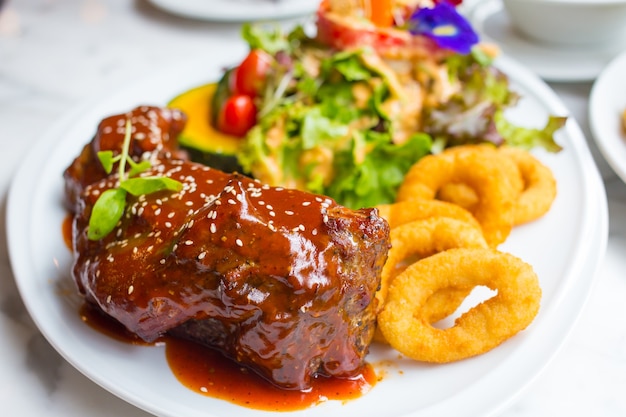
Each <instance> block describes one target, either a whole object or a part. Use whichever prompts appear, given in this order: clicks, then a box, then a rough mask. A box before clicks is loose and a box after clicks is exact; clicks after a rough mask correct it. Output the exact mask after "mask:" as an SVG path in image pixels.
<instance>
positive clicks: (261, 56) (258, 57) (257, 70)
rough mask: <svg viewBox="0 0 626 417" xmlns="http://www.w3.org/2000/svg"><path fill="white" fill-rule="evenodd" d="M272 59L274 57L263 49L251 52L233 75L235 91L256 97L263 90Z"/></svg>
mask: <svg viewBox="0 0 626 417" xmlns="http://www.w3.org/2000/svg"><path fill="white" fill-rule="evenodd" d="M272 59H273V58H272V56H271V55H270V54H268V53H267V52H265V51H263V50H262V49H253V50H251V51H250V53H249V54H248V56H246V57H245V59H244V60H243V61H242V62H241V64H239V67H238V68H237V69H236V70H235V74H233V75H234V89H233V91H234V92H236V93H239V94H247V95H249V96H252V97H255V96H256V95H257V93H258V92H259V91H260V90H261V88H263V84H264V83H265V77H266V75H267V72H268V71H269V69H270V67H271V65H272Z"/></svg>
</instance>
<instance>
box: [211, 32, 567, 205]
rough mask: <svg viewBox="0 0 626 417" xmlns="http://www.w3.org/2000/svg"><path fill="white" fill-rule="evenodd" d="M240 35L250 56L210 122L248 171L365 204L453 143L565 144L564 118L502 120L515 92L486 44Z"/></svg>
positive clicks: (232, 76) (231, 75)
mask: <svg viewBox="0 0 626 417" xmlns="http://www.w3.org/2000/svg"><path fill="white" fill-rule="evenodd" d="M242 32H243V38H244V39H245V40H246V41H247V42H248V44H249V46H250V55H248V56H247V57H246V59H245V60H244V61H242V63H241V64H240V65H239V66H237V67H234V68H232V69H231V70H229V71H226V72H225V74H224V76H223V78H222V79H221V80H220V82H219V84H218V86H217V89H216V93H215V94H214V95H213V99H212V100H213V101H212V107H213V110H214V111H213V119H212V123H213V124H214V125H215V126H217V129H219V130H221V131H223V132H226V133H229V134H232V135H234V136H238V137H240V141H241V142H240V146H239V149H238V152H237V156H236V157H237V160H238V162H239V164H240V166H241V168H242V169H243V171H244V172H245V173H248V174H250V175H252V176H253V177H255V178H258V179H259V180H261V181H263V182H266V183H268V184H271V185H277V186H284V187H290V188H298V189H303V190H308V191H310V192H313V193H318V194H324V195H327V196H330V197H332V198H333V199H335V200H337V201H338V202H339V203H340V204H343V205H346V206H348V207H352V208H360V207H369V206H374V205H377V204H384V203H391V202H393V201H394V200H395V196H396V190H397V189H398V187H399V185H400V184H401V182H402V180H403V178H404V176H405V174H406V172H407V171H408V169H409V168H410V167H411V166H412V165H413V164H414V163H415V162H416V161H418V160H419V159H420V158H421V157H423V156H425V155H427V154H429V153H437V152H440V151H441V150H442V149H444V148H446V147H450V146H456V145H461V144H473V143H483V142H489V143H493V144H494V145H495V146H500V145H503V144H507V145H511V146H518V147H523V148H525V149H532V148H535V147H542V148H544V149H546V150H548V151H551V152H557V151H559V150H560V146H559V145H558V144H557V143H556V141H555V140H554V133H555V132H556V131H557V130H558V129H559V128H561V127H562V126H563V124H564V123H565V118H563V117H556V116H551V117H549V119H548V120H547V123H546V125H545V127H543V128H541V129H536V128H525V127H521V126H516V125H514V124H513V123H511V122H510V121H509V120H508V119H507V117H506V110H507V109H509V108H511V107H513V106H515V104H516V103H517V101H518V99H519V96H518V94H517V93H515V92H514V91H512V89H511V87H510V85H509V79H508V77H507V76H506V75H505V74H504V73H502V72H501V71H499V70H498V69H497V68H496V67H495V66H494V65H493V60H494V54H492V53H490V49H489V48H487V47H483V46H481V45H475V46H473V47H472V48H471V50H470V51H469V52H468V53H465V54H461V53H457V52H455V51H451V50H444V51H443V53H441V51H438V52H437V53H429V51H428V50H426V53H424V51H421V52H420V53H413V52H415V48H412V49H410V50H409V49H402V48H399V49H397V50H394V52H393V53H390V52H389V51H385V52H384V53H381V52H380V50H377V49H376V48H375V47H372V45H369V44H365V43H364V44H363V45H360V46H358V47H350V48H345V49H338V48H336V47H332V46H329V45H328V44H326V43H324V42H320V39H319V37H311V36H309V35H307V33H306V32H305V30H304V29H303V27H296V28H295V29H293V30H291V31H289V32H283V31H282V30H280V29H279V28H277V27H266V26H252V25H244V27H243V31H242ZM357 34H358V33H357ZM235 99H237V100H239V101H237V100H235ZM246 100H247V101H246Z"/></svg>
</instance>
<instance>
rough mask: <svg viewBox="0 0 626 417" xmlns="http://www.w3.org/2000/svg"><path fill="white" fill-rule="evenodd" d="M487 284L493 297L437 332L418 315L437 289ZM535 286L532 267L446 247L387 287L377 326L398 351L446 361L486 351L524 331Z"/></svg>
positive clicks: (534, 305)
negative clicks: (452, 324)
mask: <svg viewBox="0 0 626 417" xmlns="http://www.w3.org/2000/svg"><path fill="white" fill-rule="evenodd" d="M478 285H484V286H487V287H489V288H491V289H493V290H496V291H497V294H496V295H495V296H494V297H492V298H490V299H488V300H486V301H484V302H482V303H480V304H479V305H477V306H475V307H473V308H471V309H470V310H469V311H467V312H466V313H464V314H463V315H461V316H460V317H459V318H458V319H456V321H455V324H454V326H453V327H450V328H447V329H438V328H435V327H433V326H431V324H430V323H429V322H428V320H427V319H426V318H425V317H424V313H423V308H424V305H425V303H426V302H427V300H428V299H429V297H430V296H431V295H432V294H433V293H435V292H436V291H438V290H440V289H441V288H450V287H452V288H468V287H474V286H478ZM540 300H541V288H540V286H539V281H538V278H537V275H536V274H535V272H534V271H533V269H532V267H531V266H530V265H529V264H527V263H525V262H524V261H522V260H521V259H519V258H517V257H515V256H513V255H510V254H507V253H504V252H499V251H497V250H494V249H483V248H479V249H471V248H460V249H450V250H447V251H445V252H440V253H438V254H435V255H432V256H430V257H428V258H424V259H422V260H420V261H418V262H415V263H413V264H412V265H411V266H409V267H408V268H407V269H406V270H405V271H404V272H403V273H401V274H400V275H398V276H397V277H396V278H395V279H394V280H393V282H392V283H391V285H390V288H389V294H388V296H387V299H386V302H385V306H384V308H383V310H382V311H381V312H380V313H379V315H378V326H379V329H380V331H381V332H382V334H383V336H384V337H385V339H386V340H387V341H388V342H389V343H390V345H391V346H392V347H393V348H395V349H396V350H398V351H399V352H400V353H402V354H404V355H406V356H408V357H410V358H412V359H415V360H419V361H425V362H433V363H446V362H452V361H457V360H461V359H465V358H469V357H472V356H475V355H479V354H481V353H484V352H486V351H489V350H491V349H493V348H495V347H496V346H498V345H500V344H501V343H502V342H504V341H505V340H507V339H508V338H510V337H512V336H514V335H515V334H517V333H518V332H520V331H522V330H524V329H525V328H526V327H527V326H528V325H529V324H530V323H531V322H532V321H533V319H534V318H535V316H536V315H537V312H538V311H539V305H540Z"/></svg>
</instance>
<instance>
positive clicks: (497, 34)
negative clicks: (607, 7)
mask: <svg viewBox="0 0 626 417" xmlns="http://www.w3.org/2000/svg"><path fill="white" fill-rule="evenodd" d="M467 17H468V19H469V20H470V22H471V23H472V25H473V26H474V28H475V29H476V30H477V31H478V32H479V33H480V34H481V35H482V40H484V41H491V42H494V43H496V44H497V45H499V46H500V48H501V49H502V51H503V52H504V54H506V55H508V56H510V57H512V58H515V59H517V60H518V61H519V62H521V63H522V64H524V65H525V66H527V67H528V68H530V69H531V70H533V71H534V72H535V73H537V74H538V75H539V76H540V77H541V78H543V79H544V80H546V81H561V82H573V81H591V80H594V79H595V78H596V77H597V76H598V74H600V72H601V71H602V69H603V68H604V67H605V66H606V64H607V63H608V62H609V61H610V60H611V59H613V58H614V57H615V56H616V55H617V54H619V53H620V52H621V51H622V50H623V49H624V48H626V39H618V40H616V41H615V42H614V43H613V44H611V45H607V46H603V47H588V48H573V47H572V48H568V47H564V46H556V45H550V44H547V43H543V44H542V43H539V42H536V41H532V40H530V39H528V38H526V37H524V36H523V35H522V34H520V33H518V32H517V31H516V30H515V29H514V28H513V27H512V24H511V22H510V20H509V17H508V16H507V14H506V11H505V10H504V8H503V5H502V2H501V1H500V0H479V3H477V4H476V5H475V6H474V7H472V8H470V9H469V11H468V12H467ZM581 30H582V29H581Z"/></svg>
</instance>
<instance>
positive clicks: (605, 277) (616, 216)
mask: <svg viewBox="0 0 626 417" xmlns="http://www.w3.org/2000/svg"><path fill="white" fill-rule="evenodd" d="M4 3H5V4H4V6H3V8H2V9H0V404H1V406H0V410H2V411H0V414H2V415H5V416H44V415H45V416H48V417H54V416H59V417H61V416H63V417H73V416H94V417H99V416H128V417H130V416H134V417H139V416H145V415H147V414H146V413H145V412H143V411H141V410H139V409H137V408H134V407H133V406H131V405H129V404H127V403H126V402H124V401H122V400H120V399H118V398H117V397H115V396H113V395H112V394H109V393H108V392H106V391H105V390H103V389H101V388H100V387H99V386H97V385H96V384H95V383H93V382H91V381H90V380H89V379H87V378H86V377H84V376H83V375H82V374H81V373H80V372H78V371H77V370H75V369H74V368H73V367H72V366H70V365H69V364H68V363H67V362H66V361H65V360H64V359H62V357H61V356H60V355H59V354H58V353H56V351H55V350H54V349H53V348H52V347H51V346H50V345H49V344H48V342H47V341H46V340H45V339H44V337H43V336H42V335H41V333H40V332H39V331H38V330H37V328H36V326H35V325H34V323H33V321H32V320H31V318H30V316H29V314H28V313H27V311H26V309H25V307H24V304H23V303H22V301H21V299H20V297H19V294H18V290H17V287H16V284H15V282H14V279H13V275H12V271H11V266H10V262H9V259H8V250H7V241H6V233H5V232H6V222H5V217H6V216H5V214H6V197H7V190H8V188H9V185H10V182H11V178H12V175H13V173H14V172H15V170H16V169H17V167H18V165H19V163H20V161H21V159H22V158H23V156H24V155H25V154H26V152H27V151H28V150H29V148H31V146H32V145H33V143H34V142H35V141H36V140H37V139H38V138H39V137H40V136H41V135H42V134H43V133H44V132H45V131H46V129H47V128H49V127H50V125H51V124H53V123H54V122H55V120H57V119H58V118H59V117H61V116H62V115H63V114H65V113H66V112H67V111H68V110H69V109H71V108H72V107H74V106H75V105H77V104H78V103H79V102H81V101H82V100H84V99H86V98H88V97H92V96H94V95H99V94H102V93H103V92H106V91H107V90H109V89H114V88H116V86H117V85H119V83H121V82H126V80H128V79H133V78H138V77H141V76H142V74H144V73H146V72H149V71H152V70H154V68H157V67H160V66H163V65H166V64H168V65H169V64H171V63H172V62H175V61H176V60H184V59H187V58H189V57H192V56H195V55H197V54H203V53H205V54H206V53H210V49H209V47H208V45H210V44H211V43H212V42H220V41H224V40H225V39H227V38H230V39H235V38H237V37H238V35H239V26H238V25H237V24H232V23H208V22H202V21H192V20H186V19H183V18H180V17H175V16H170V15H168V14H166V13H164V12H162V11H160V10H158V9H156V8H154V7H153V6H151V5H150V4H149V3H147V2H146V1H141V0H106V1H105V0H20V1H17V0H8V1H5V2H4ZM551 87H552V88H554V89H555V91H556V92H557V94H558V95H559V96H560V97H561V99H562V100H563V101H564V103H565V104H566V105H567V106H568V108H569V110H570V111H571V114H572V115H573V116H574V117H575V118H576V119H577V120H578V122H579V123H580V125H581V126H582V128H583V131H584V132H585V134H586V137H587V140H588V142H589V146H590V148H591V150H592V154H593V156H594V158H595V161H596V163H597V165H598V168H599V169H600V172H601V174H602V177H603V179H604V183H605V187H606V192H607V198H608V206H609V215H610V233H609V241H608V247H607V251H606V255H605V257H604V258H603V260H602V263H601V265H600V267H599V270H598V275H597V277H596V284H595V286H594V289H593V291H592V293H591V294H590V295H589V299H588V302H587V304H586V306H585V308H584V310H583V312H582V315H581V317H580V319H579V321H578V322H577V324H576V326H575V328H574V329H573V331H572V333H571V335H570V336H569V337H568V339H567V340H566V341H565V343H564V345H563V347H562V349H561V350H560V351H559V352H558V354H557V355H556V357H555V358H554V360H553V361H551V362H550V363H549V365H548V366H547V367H546V369H545V370H544V371H543V372H542V373H541V374H540V375H539V376H538V377H537V378H536V379H535V380H534V381H533V382H532V384H530V386H529V387H528V388H527V389H525V390H524V391H523V392H522V393H521V394H520V395H519V396H518V397H517V398H516V399H515V401H514V402H513V403H512V404H511V405H509V406H508V407H507V408H506V409H505V410H503V411H502V412H501V413H500V414H499V416H500V417H531V416H532V417H543V416H545V417H553V416H559V415H560V416H564V415H567V416H569V417H577V416H581V417H582V416H584V417H587V416H589V415H594V416H603V417H623V416H625V415H626V396H624V392H626V273H625V272H624V271H626V256H624V253H626V185H624V183H622V182H621V181H620V180H619V179H618V178H617V177H616V175H615V174H614V173H613V172H612V171H611V170H610V168H609V167H608V165H607V164H606V163H605V162H604V161H603V159H602V157H601V156H600V154H599V153H598V151H597V149H596V147H595V146H594V143H593V141H592V140H591V135H590V133H589V130H588V121H587V110H588V109H587V107H588V95H589V92H590V89H591V83H590V82H586V83H579V84H578V83H570V84H552V85H551Z"/></svg>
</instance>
